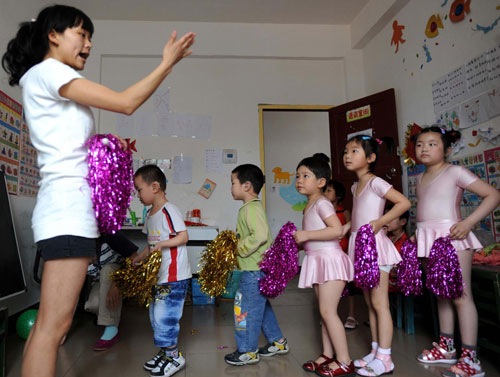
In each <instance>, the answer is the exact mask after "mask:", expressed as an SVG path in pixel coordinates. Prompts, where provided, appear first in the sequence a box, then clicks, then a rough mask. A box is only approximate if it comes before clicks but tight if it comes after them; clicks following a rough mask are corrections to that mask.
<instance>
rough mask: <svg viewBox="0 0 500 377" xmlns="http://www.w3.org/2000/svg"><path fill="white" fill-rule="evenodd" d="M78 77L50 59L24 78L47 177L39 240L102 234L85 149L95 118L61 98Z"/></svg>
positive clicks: (40, 201) (38, 216) (36, 218)
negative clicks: (97, 219) (99, 228)
mask: <svg viewBox="0 0 500 377" xmlns="http://www.w3.org/2000/svg"><path fill="white" fill-rule="evenodd" d="M78 78H82V76H81V75H80V74H79V73H78V72H76V71H75V70H74V69H73V68H71V67H69V66H68V65H66V64H64V63H61V62H60V61H58V60H55V59H46V60H44V61H42V62H41V63H39V64H37V65H35V66H33V67H31V68H30V69H29V70H28V72H26V73H25V74H24V75H23V77H21V80H20V86H21V88H22V90H23V102H24V111H25V114H26V120H27V123H28V127H29V130H30V134H31V141H32V143H33V145H34V147H35V148H36V149H37V152H38V165H39V166H40V175H41V177H42V179H41V181H40V190H39V192H38V198H37V203H36V206H35V209H34V211H33V218H32V227H33V233H34V238H35V242H38V241H41V240H44V239H48V238H52V237H56V236H61V235H73V236H80V237H87V238H97V237H98V236H99V232H98V230H97V221H96V218H95V214H94V209H93V205H92V200H91V191H90V187H89V185H88V182H87V179H86V178H87V174H88V167H87V156H88V147H86V146H84V144H85V142H86V141H87V140H88V139H89V138H90V137H91V136H92V135H93V134H94V132H95V130H94V117H93V115H92V111H91V110H90V108H89V107H88V106H83V105H80V104H78V103H76V102H73V101H70V100H68V99H67V98H64V97H62V96H61V95H60V94H59V89H60V88H61V87H62V86H64V85H65V84H67V83H69V82H71V81H72V80H74V79H78Z"/></svg>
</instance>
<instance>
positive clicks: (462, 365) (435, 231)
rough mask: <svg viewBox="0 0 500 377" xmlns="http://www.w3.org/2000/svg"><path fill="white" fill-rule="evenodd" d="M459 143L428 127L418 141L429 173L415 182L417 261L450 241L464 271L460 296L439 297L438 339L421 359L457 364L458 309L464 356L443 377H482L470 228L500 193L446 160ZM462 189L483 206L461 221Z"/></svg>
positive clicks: (420, 156)
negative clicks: (435, 246)
mask: <svg viewBox="0 0 500 377" xmlns="http://www.w3.org/2000/svg"><path fill="white" fill-rule="evenodd" d="M458 139H460V133H459V132H457V131H446V130H444V129H442V128H440V127H438V126H430V127H426V128H424V129H423V130H422V131H421V132H420V133H419V134H417V135H415V136H414V140H415V153H416V157H417V159H418V160H419V161H420V162H421V163H423V164H424V165H425V168H426V170H425V172H424V173H422V174H420V175H419V176H418V177H417V198H418V205H417V231H416V239H417V245H418V246H417V247H418V256H419V257H423V258H428V257H429V253H430V250H431V247H432V245H433V243H434V241H435V240H436V239H437V238H440V237H449V239H450V240H451V244H452V245H453V247H454V248H455V250H456V251H457V255H458V261H459V263H460V268H461V270H462V278H463V282H464V290H463V295H462V297H459V298H456V299H453V300H452V299H442V298H439V297H438V314H439V328H440V331H441V333H440V337H439V343H436V342H434V343H433V348H432V349H430V350H424V351H423V352H422V353H421V354H420V355H418V357H417V360H418V361H420V362H422V363H426V364H432V363H443V364H455V363H457V353H456V350H455V347H454V342H453V341H454V335H453V331H454V326H455V324H454V313H453V307H455V309H456V311H457V314H458V322H459V327H460V334H461V339H462V352H461V356H460V359H459V360H458V363H457V364H456V365H454V366H453V367H451V368H450V369H448V370H446V371H444V372H443V375H444V376H448V377H455V376H461V377H481V376H484V372H483V371H482V369H481V364H480V362H479V360H478V353H477V347H476V344H477V310H476V306H475V304H474V300H473V297H472V291H471V266H472V256H473V250H477V249H481V248H482V246H481V244H480V242H479V241H478V239H477V238H476V237H475V236H474V234H473V233H472V232H471V228H472V227H473V226H474V225H475V224H477V223H478V222H479V221H480V220H481V219H484V218H485V217H486V216H487V215H488V214H489V213H490V212H491V211H492V210H493V209H494V208H495V207H496V206H497V205H498V204H499V203H500V193H499V192H498V191H497V190H495V189H494V188H493V187H492V186H490V185H489V184H487V183H486V182H484V181H482V180H481V179H479V178H478V177H477V176H476V175H474V174H473V173H472V172H470V171H469V170H467V169H466V168H463V167H461V166H457V165H450V164H448V163H447V162H446V157H447V156H448V155H449V154H450V151H451V144H452V143H453V142H455V141H457V140H458ZM464 189H466V190H469V191H471V192H473V193H475V194H477V195H478V196H481V197H482V198H483V201H482V203H481V204H480V205H479V207H477V208H476V210H475V211H474V212H472V213H471V214H470V215H469V216H468V217H467V218H465V219H464V220H462V218H461V215H460V207H459V206H460V202H461V201H462V195H463V191H464Z"/></svg>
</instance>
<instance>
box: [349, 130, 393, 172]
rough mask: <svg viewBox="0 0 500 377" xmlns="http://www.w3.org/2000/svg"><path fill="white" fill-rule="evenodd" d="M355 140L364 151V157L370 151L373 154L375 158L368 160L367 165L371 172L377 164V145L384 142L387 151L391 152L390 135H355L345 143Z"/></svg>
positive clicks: (391, 139)
mask: <svg viewBox="0 0 500 377" xmlns="http://www.w3.org/2000/svg"><path fill="white" fill-rule="evenodd" d="M350 142H355V143H356V144H358V145H360V146H361V148H363V150H364V151H365V155H366V157H368V156H370V155H371V154H372V153H373V154H375V160H374V161H373V162H370V164H369V165H368V169H369V170H370V171H371V172H372V173H373V172H374V171H375V166H376V164H377V157H378V153H379V145H380V144H382V143H385V144H386V145H387V152H388V153H391V152H392V150H393V149H394V139H393V138H392V137H382V138H380V139H376V138H374V137H372V136H367V135H356V136H353V137H351V138H350V139H349V140H347V143H346V145H347V144H348V143H350Z"/></svg>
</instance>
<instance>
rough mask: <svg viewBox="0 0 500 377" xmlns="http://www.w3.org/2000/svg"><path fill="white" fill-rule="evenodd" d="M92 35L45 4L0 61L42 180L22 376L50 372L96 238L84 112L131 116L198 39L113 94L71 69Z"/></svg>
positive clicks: (83, 21) (84, 23) (79, 65)
mask: <svg viewBox="0 0 500 377" xmlns="http://www.w3.org/2000/svg"><path fill="white" fill-rule="evenodd" d="M93 31H94V27H93V24H92V21H91V20H90V19H89V18H88V17H87V16H86V15H85V14H84V13H83V12H82V11H80V10H78V9H76V8H73V7H69V6H62V5H54V6H50V7H47V8H45V9H43V10H42V11H41V12H40V14H39V15H38V17H37V19H36V20H35V21H31V22H25V23H23V24H21V26H20V28H19V30H18V32H17V35H16V37H15V38H14V39H12V40H11V41H10V42H9V44H8V46H7V51H6V52H5V54H4V55H3V58H2V66H3V68H4V70H5V71H6V72H7V73H8V75H9V84H10V85H12V86H14V85H20V86H21V87H22V92H23V102H24V109H25V114H26V120H27V123H28V126H29V129H30V133H31V138H32V142H33V145H34V146H35V148H36V149H37V151H38V165H39V166H40V173H41V177H42V179H41V182H40V190H39V193H38V198H37V204H36V206H35V209H34V212H33V219H32V227H33V232H34V238H35V242H37V246H38V248H39V250H40V252H41V255H42V257H43V258H44V260H45V266H44V271H43V277H42V287H41V298H40V308H39V311H38V316H37V320H36V324H35V325H34V326H33V329H32V331H31V333H30V336H29V338H28V340H27V342H26V346H25V352H24V360H23V365H22V376H35V375H36V376H53V375H54V374H55V365H56V356H57V347H58V345H59V342H60V341H61V339H62V337H63V335H64V334H65V333H66V332H67V331H68V329H69V327H70V325H71V321H72V318H73V312H74V308H75V306H76V303H77V300H78V296H79V292H80V290H81V287H82V285H83V281H84V279H85V274H86V271H87V265H88V262H89V259H90V256H92V255H95V254H96V239H97V237H98V236H99V233H98V230H97V223H96V219H95V216H94V211H93V208H92V201H91V194H90V188H89V185H88V183H87V180H86V177H87V173H88V170H87V162H86V159H87V154H88V150H87V147H85V146H84V144H85V142H86V141H87V140H88V139H89V137H91V136H92V135H93V134H94V132H95V128H94V120H93V116H92V112H91V110H90V107H91V106H93V107H97V108H100V109H104V110H110V111H115V112H118V113H124V114H132V113H133V112H134V111H135V110H136V109H137V108H138V107H139V106H140V105H141V104H142V103H144V101H146V100H147V99H148V98H149V97H150V96H151V94H152V93H153V92H154V91H155V90H156V88H158V86H159V85H160V84H161V82H162V81H163V80H164V79H165V78H166V77H167V75H168V74H169V73H170V72H171V70H172V68H173V66H174V65H175V64H176V63H177V62H178V61H179V60H181V59H182V58H183V57H185V56H187V55H189V54H191V51H189V48H190V47H191V45H192V44H193V43H194V36H195V35H194V34H193V33H187V34H186V35H184V36H183V37H181V38H180V39H178V40H177V33H176V32H175V31H174V32H173V33H172V34H171V35H170V39H169V41H168V42H167V44H166V45H165V47H164V49H163V55H162V57H163V58H162V60H161V62H160V64H159V65H158V66H157V67H156V68H155V69H154V70H153V71H152V72H151V73H150V74H149V75H147V76H146V77H145V78H143V79H142V80H140V81H138V82H137V83H135V84H134V85H132V86H131V87H129V88H128V89H126V90H124V91H123V92H115V91H113V90H111V89H108V88H106V87H105V86H102V85H100V84H98V83H94V82H91V81H89V80H86V79H85V78H83V77H82V76H81V75H80V74H79V73H78V72H77V71H80V70H82V69H83V68H84V66H85V63H86V61H87V59H88V57H89V54H90V49H91V47H92V43H91V37H92V34H93ZM122 142H123V140H122ZM124 147H125V145H124Z"/></svg>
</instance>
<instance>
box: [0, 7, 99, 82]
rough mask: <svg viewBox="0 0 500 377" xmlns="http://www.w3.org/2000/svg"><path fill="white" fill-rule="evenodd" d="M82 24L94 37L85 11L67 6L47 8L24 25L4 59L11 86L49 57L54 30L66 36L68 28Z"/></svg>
mask: <svg viewBox="0 0 500 377" xmlns="http://www.w3.org/2000/svg"><path fill="white" fill-rule="evenodd" d="M80 25H82V28H83V29H84V30H86V31H88V32H89V33H90V35H92V34H93V33H94V25H93V24H92V21H91V20H90V18H89V17H88V16H87V15H86V14H85V13H83V12H82V11H81V10H79V9H76V8H74V7H70V6H66V5H52V6H50V7H47V8H44V9H43V10H42V11H41V12H40V13H39V14H38V17H37V19H36V21H29V22H23V23H21V24H20V26H19V30H18V31H17V34H16V36H15V38H13V39H11V40H10V42H9V43H8V44H7V51H6V52H5V53H4V54H3V57H2V67H3V69H4V70H5V72H7V74H8V75H9V85H11V86H14V85H19V80H20V79H21V77H22V76H23V75H24V74H25V73H26V72H27V71H28V70H29V69H30V68H31V67H33V66H34V65H35V64H38V63H40V62H41V61H42V60H43V58H44V57H45V55H47V52H48V51H49V33H50V32H51V31H56V32H57V33H63V32H64V31H65V30H66V29H67V28H73V27H76V26H80Z"/></svg>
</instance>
